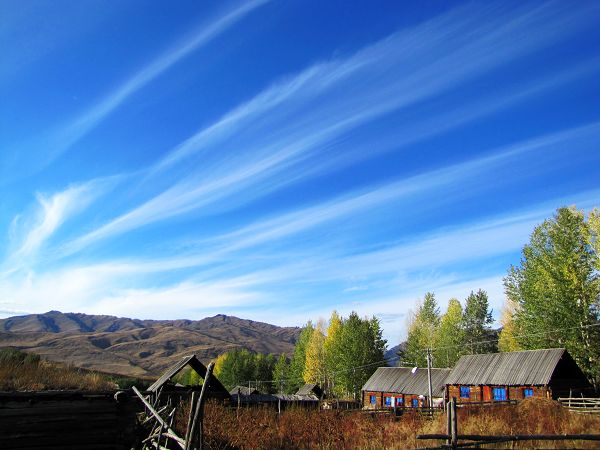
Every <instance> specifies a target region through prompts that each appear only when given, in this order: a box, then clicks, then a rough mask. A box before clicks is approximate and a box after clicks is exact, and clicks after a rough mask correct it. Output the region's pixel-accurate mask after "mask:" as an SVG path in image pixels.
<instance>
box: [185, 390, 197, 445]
mask: <svg viewBox="0 0 600 450" xmlns="http://www.w3.org/2000/svg"><path fill="white" fill-rule="evenodd" d="M197 394H198V393H197V392H196V391H192V398H191V400H190V413H189V415H188V423H187V430H186V432H185V442H186V444H185V445H186V446H187V442H188V441H189V440H190V434H191V432H192V420H193V419H194V409H195V408H194V407H195V406H196V399H197V397H198V395H197Z"/></svg>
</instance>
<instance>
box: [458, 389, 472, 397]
mask: <svg viewBox="0 0 600 450" xmlns="http://www.w3.org/2000/svg"><path fill="white" fill-rule="evenodd" d="M460 398H471V388H470V387H469V386H461V387H460Z"/></svg>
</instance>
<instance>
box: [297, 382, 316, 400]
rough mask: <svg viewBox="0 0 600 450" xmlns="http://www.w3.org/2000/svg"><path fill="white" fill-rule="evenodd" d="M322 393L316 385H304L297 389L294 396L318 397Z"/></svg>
mask: <svg viewBox="0 0 600 450" xmlns="http://www.w3.org/2000/svg"><path fill="white" fill-rule="evenodd" d="M321 393H322V391H321V388H320V387H319V385H318V384H305V385H304V386H301V387H300V389H298V392H296V395H315V396H317V397H319V396H320V395H321Z"/></svg>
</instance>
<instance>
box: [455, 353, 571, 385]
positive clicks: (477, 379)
mask: <svg viewBox="0 0 600 450" xmlns="http://www.w3.org/2000/svg"><path fill="white" fill-rule="evenodd" d="M564 359H570V360H571V361H569V362H573V363H574V361H572V358H571V356H570V355H569V353H568V352H567V351H566V350H565V349H564V348H551V349H546V350H526V351H521V352H506V353H490V354H484V355H464V356H462V357H461V358H460V359H459V360H458V362H457V363H456V366H455V367H454V369H452V372H451V373H450V375H449V376H448V378H447V379H446V384H454V385H459V384H464V385H504V386H519V385H540V386H545V385H548V384H549V383H550V380H551V378H552V374H553V373H554V371H555V369H556V367H557V366H558V364H559V362H560V361H561V360H564Z"/></svg>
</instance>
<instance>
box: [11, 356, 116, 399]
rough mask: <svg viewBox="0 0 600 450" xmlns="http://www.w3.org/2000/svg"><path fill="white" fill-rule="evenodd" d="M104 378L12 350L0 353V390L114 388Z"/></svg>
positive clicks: (88, 389)
mask: <svg viewBox="0 0 600 450" xmlns="http://www.w3.org/2000/svg"><path fill="white" fill-rule="evenodd" d="M114 388H115V384H114V383H113V382H111V381H109V380H108V379H107V377H105V376H103V375H101V374H98V373H94V372H89V371H83V370H80V369H77V368H74V367H69V366H64V365H61V364H57V363H52V362H49V361H44V360H41V359H40V358H39V357H37V356H36V355H31V354H26V353H23V352H19V351H16V350H12V349H3V350H2V352H0V391H45V390H66V389H77V390H85V391H102V390H109V389H114Z"/></svg>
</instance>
